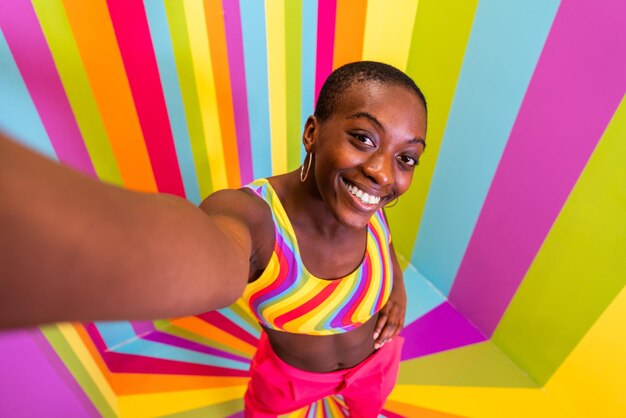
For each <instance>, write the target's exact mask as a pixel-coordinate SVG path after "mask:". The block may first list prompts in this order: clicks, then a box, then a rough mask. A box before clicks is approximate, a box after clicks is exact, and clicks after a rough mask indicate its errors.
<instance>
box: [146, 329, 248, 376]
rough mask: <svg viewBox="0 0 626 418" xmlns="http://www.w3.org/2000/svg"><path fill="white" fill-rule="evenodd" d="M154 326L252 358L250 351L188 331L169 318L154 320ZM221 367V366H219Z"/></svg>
mask: <svg viewBox="0 0 626 418" xmlns="http://www.w3.org/2000/svg"><path fill="white" fill-rule="evenodd" d="M154 327H155V328H156V329H158V330H159V331H161V332H164V333H166V334H170V335H175V336H177V337H180V338H183V339H185V340H189V341H193V342H196V343H198V344H202V345H206V346H209V347H213V348H216V349H218V350H222V351H225V352H227V353H231V354H234V355H236V356H240V357H244V358H250V354H249V353H244V352H242V351H239V350H235V349H234V348H232V347H231V346H229V345H226V344H222V343H220V342H218V341H215V340H212V339H210V338H206V337H203V336H201V335H198V334H195V333H193V332H192V331H188V330H186V329H183V328H180V327H178V326H176V325H174V324H172V323H171V322H169V321H167V320H159V321H155V322H154ZM217 367H219V366H217Z"/></svg>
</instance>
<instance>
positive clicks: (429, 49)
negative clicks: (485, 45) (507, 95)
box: [387, 0, 478, 267]
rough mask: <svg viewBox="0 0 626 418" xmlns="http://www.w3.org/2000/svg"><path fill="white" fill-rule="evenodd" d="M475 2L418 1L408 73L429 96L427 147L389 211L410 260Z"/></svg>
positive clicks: (400, 245)
mask: <svg viewBox="0 0 626 418" xmlns="http://www.w3.org/2000/svg"><path fill="white" fill-rule="evenodd" d="M477 3H478V1H477V0H470V1H464V2H456V3H455V5H454V7H451V6H450V4H448V3H447V2H442V1H438V0H420V2H419V5H418V8H417V15H416V17H415V25H414V29H413V38H412V41H411V49H410V51H409V59H408V64H407V71H406V72H407V74H408V75H409V76H411V78H413V79H414V80H415V82H416V83H417V84H418V86H419V87H420V89H422V91H423V92H424V95H425V96H426V100H427V101H428V132H427V135H426V142H427V143H428V146H427V147H426V152H425V153H424V155H423V156H422V158H421V160H420V165H419V167H418V168H417V169H416V170H415V175H414V177H413V184H412V186H411V188H410V190H409V191H408V192H407V193H406V194H405V195H404V196H402V197H400V202H399V204H398V205H397V206H395V207H394V208H392V209H389V210H387V216H388V217H389V223H390V225H391V226H392V227H391V230H392V233H391V235H392V236H393V242H394V248H395V250H396V251H397V252H398V253H399V254H402V256H403V258H404V259H407V260H410V259H411V255H412V254H413V245H414V243H415V238H416V236H417V232H418V228H419V223H420V220H421V218H422V212H423V211H424V205H425V204H426V197H427V195H428V189H429V187H430V182H431V179H432V175H433V171H434V169H435V164H436V162H437V155H438V153H439V147H440V145H441V139H442V138H443V133H444V129H445V126H446V121H447V119H448V112H449V110H450V106H451V105H452V98H453V96H454V91H455V88H456V83H457V79H458V77H459V73H460V71H461V64H462V62H463V57H464V54H465V47H466V45H467V40H468V39H469V34H470V29H471V27H472V21H473V19H474V12H475V11H476V5H477ZM403 267H405V266H403Z"/></svg>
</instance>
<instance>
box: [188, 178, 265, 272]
mask: <svg viewBox="0 0 626 418" xmlns="http://www.w3.org/2000/svg"><path fill="white" fill-rule="evenodd" d="M200 209H202V210H203V211H204V212H205V213H206V214H207V215H209V216H228V217H231V218H234V219H236V220H237V221H239V222H241V223H243V224H244V225H246V226H247V228H248V230H249V231H250V236H251V237H252V257H251V262H253V263H256V262H257V261H256V259H257V258H258V257H259V255H260V256H261V258H264V255H265V253H266V252H267V251H268V250H267V248H269V249H270V255H271V248H273V246H274V221H273V218H272V211H271V209H270V207H269V206H268V204H267V203H266V202H265V200H263V199H262V198H261V197H260V196H258V195H257V194H255V193H254V192H253V191H252V190H250V189H249V188H241V189H225V190H220V191H217V192H215V193H212V194H211V195H209V196H208V197H207V198H206V199H204V201H203V202H202V203H201V204H200ZM265 258H269V257H265Z"/></svg>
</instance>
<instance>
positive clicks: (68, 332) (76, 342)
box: [57, 323, 120, 415]
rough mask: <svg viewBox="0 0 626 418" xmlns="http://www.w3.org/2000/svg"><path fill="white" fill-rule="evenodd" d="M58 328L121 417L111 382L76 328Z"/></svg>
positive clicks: (104, 396) (62, 326)
mask: <svg viewBox="0 0 626 418" xmlns="http://www.w3.org/2000/svg"><path fill="white" fill-rule="evenodd" d="M57 328H58V329H59V331H60V332H61V334H62V335H63V337H64V338H65V340H66V341H67V343H68V344H69V346H70V347H71V348H72V351H73V352H74V354H75V355H76V357H78V359H79V360H80V362H81V364H82V365H83V367H84V368H85V370H86V371H87V373H88V374H89V377H91V380H93V382H94V384H95V385H96V387H97V388H98V390H99V391H100V394H101V395H102V397H103V398H104V399H105V400H106V402H107V403H108V404H109V407H110V408H111V409H112V410H113V411H114V412H115V413H116V414H117V415H119V413H120V410H119V407H118V402H117V396H116V395H115V393H114V392H113V389H112V388H111V386H110V385H109V382H108V381H107V380H106V378H105V377H104V376H103V375H102V372H101V371H100V368H99V367H98V365H97V364H96V362H95V360H94V359H93V358H92V357H91V354H90V353H89V350H87V348H86V347H85V345H84V343H83V341H82V340H81V338H80V335H78V332H76V329H74V326H73V325H72V324H70V323H59V324H57Z"/></svg>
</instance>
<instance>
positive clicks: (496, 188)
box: [450, 0, 626, 336]
mask: <svg viewBox="0 0 626 418" xmlns="http://www.w3.org/2000/svg"><path fill="white" fill-rule="evenodd" d="M625 27H626V3H625V2H623V1H621V0H612V1H606V2H603V3H602V6H601V7H597V4H595V3H594V2H593V1H592V0H581V1H576V2H564V3H562V4H561V7H560V8H559V11H558V13H557V16H556V19H555V22H554V24H553V26H552V30H551V32H550V34H549V36H548V39H547V41H546V45H545V47H544V50H543V52H542V55H541V58H540V59H539V62H538V64H537V68H536V70H535V74H534V76H533V78H532V80H531V83H530V86H529V88H528V91H527V94H526V97H525V98H524V102H523V104H522V106H521V110H520V112H519V115H518V118H517V120H516V122H515V125H514V127H513V130H512V132H511V136H510V138H509V141H508V143H507V147H506V149H505V152H504V154H503V156H502V159H501V162H500V166H499V168H498V171H497V172H496V175H495V177H494V180H493V183H492V185H491V189H490V191H489V194H488V195H487V199H486V200H485V203H484V206H483V209H482V212H481V214H480V217H479V219H478V222H477V224H476V228H475V232H474V235H473V236H472V238H471V240H470V243H469V246H468V248H467V251H466V253H465V256H464V259H463V262H462V263H461V266H460V269H459V272H458V275H457V278H456V281H455V283H454V286H453V288H452V291H451V293H450V301H451V302H452V303H453V304H454V305H455V306H456V307H457V308H458V309H459V311H461V312H463V314H464V315H465V316H466V317H467V318H468V319H469V320H470V321H471V322H472V323H474V324H476V325H477V326H478V327H479V328H480V329H481V330H482V331H483V332H484V333H485V334H486V335H488V336H490V335H491V334H492V333H493V331H494V330H495V328H496V326H497V324H498V322H499V321H500V318H501V317H502V315H503V313H504V312H505V310H506V308H507V306H508V304H509V302H510V301H511V299H512V297H513V295H514V294H515V292H516V290H517V288H518V286H519V284H520V283H521V281H522V280H523V278H524V276H525V274H526V272H527V271H528V268H529V267H530V265H531V263H532V261H533V259H534V257H535V255H536V254H537V251H538V250H539V248H540V247H541V244H542V243H543V240H544V239H545V237H546V235H547V234H548V232H549V230H550V228H551V227H552V224H553V223H554V221H555V219H556V217H557V216H558V214H559V211H560V210H561V208H562V207H563V204H564V203H565V201H566V200H567V197H568V195H569V193H570V191H571V190H572V187H573V186H574V184H575V183H576V181H577V179H578V177H579V176H580V174H581V172H582V171H583V169H584V167H585V165H586V163H587V160H588V159H589V157H590V156H591V153H592V152H593V150H594V147H595V146H596V144H597V143H598V141H599V139H600V137H601V136H602V133H603V131H604V129H605V128H606V126H607V124H608V123H609V120H610V118H611V116H612V115H613V113H614V111H615V109H616V108H617V106H618V105H619V103H620V100H621V99H622V97H623V95H624V92H625V91H626V55H625V54H624V45H626V39H625V38H626V32H624V28H625Z"/></svg>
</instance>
